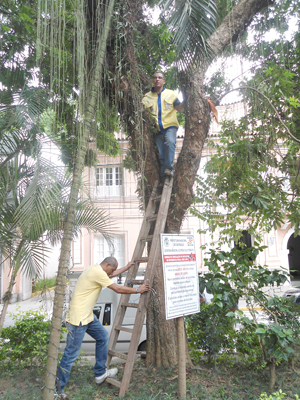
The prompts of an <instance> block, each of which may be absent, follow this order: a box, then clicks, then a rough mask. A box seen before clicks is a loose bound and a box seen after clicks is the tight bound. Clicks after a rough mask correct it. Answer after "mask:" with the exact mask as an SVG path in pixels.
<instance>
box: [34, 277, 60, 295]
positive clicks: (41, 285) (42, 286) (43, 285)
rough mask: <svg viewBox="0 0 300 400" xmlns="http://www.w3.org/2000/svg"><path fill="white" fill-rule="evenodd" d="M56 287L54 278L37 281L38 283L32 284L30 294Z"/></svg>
mask: <svg viewBox="0 0 300 400" xmlns="http://www.w3.org/2000/svg"><path fill="white" fill-rule="evenodd" d="M55 285H56V276H54V277H53V278H45V279H39V280H38V281H33V282H32V292H33V293H35V292H39V291H40V290H46V289H49V288H52V287H53V286H55Z"/></svg>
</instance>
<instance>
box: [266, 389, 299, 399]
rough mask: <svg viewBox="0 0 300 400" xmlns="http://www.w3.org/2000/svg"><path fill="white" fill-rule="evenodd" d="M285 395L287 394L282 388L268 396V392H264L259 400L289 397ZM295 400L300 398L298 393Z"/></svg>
mask: <svg viewBox="0 0 300 400" xmlns="http://www.w3.org/2000/svg"><path fill="white" fill-rule="evenodd" d="M285 396H286V394H285V393H283V392H282V390H281V389H280V390H279V392H276V393H273V394H271V395H270V396H268V395H267V393H262V394H261V395H260V398H259V400H284V399H287V397H285ZM295 400H299V396H298V395H297V394H295Z"/></svg>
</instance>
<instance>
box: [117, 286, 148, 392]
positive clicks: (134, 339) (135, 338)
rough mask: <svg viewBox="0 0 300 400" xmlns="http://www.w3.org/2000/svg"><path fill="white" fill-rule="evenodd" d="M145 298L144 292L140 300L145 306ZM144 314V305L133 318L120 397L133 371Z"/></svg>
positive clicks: (126, 387)
mask: <svg viewBox="0 0 300 400" xmlns="http://www.w3.org/2000/svg"><path fill="white" fill-rule="evenodd" d="M145 298H146V292H145V293H142V294H141V300H142V303H144V304H145ZM140 302H141V301H140ZM146 312H147V308H146V306H145V305H143V306H142V307H140V308H139V309H138V311H137V316H136V318H135V322H134V326H133V333H132V336H131V340H130V344H129V350H128V354H127V360H126V364H125V368H124V373H123V378H122V383H121V388H120V392H119V396H120V397H122V396H124V395H125V393H126V391H127V389H128V386H129V384H130V380H131V375H132V370H133V367H134V362H135V356H136V352H137V348H138V344H139V340H140V337H141V333H142V329H143V324H144V321H145V316H146Z"/></svg>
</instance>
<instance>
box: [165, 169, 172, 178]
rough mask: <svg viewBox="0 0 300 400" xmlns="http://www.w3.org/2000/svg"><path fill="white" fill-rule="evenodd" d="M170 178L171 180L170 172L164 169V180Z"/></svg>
mask: <svg viewBox="0 0 300 400" xmlns="http://www.w3.org/2000/svg"><path fill="white" fill-rule="evenodd" d="M171 178H172V171H170V170H169V169H166V170H165V172H164V179H165V180H166V179H168V180H170V179H171Z"/></svg>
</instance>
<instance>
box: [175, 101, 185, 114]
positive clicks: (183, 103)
mask: <svg viewBox="0 0 300 400" xmlns="http://www.w3.org/2000/svg"><path fill="white" fill-rule="evenodd" d="M184 105H185V102H184V101H183V102H182V103H180V104H178V105H177V106H174V108H175V110H176V111H178V112H180V111H182V110H183V109H184Z"/></svg>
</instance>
